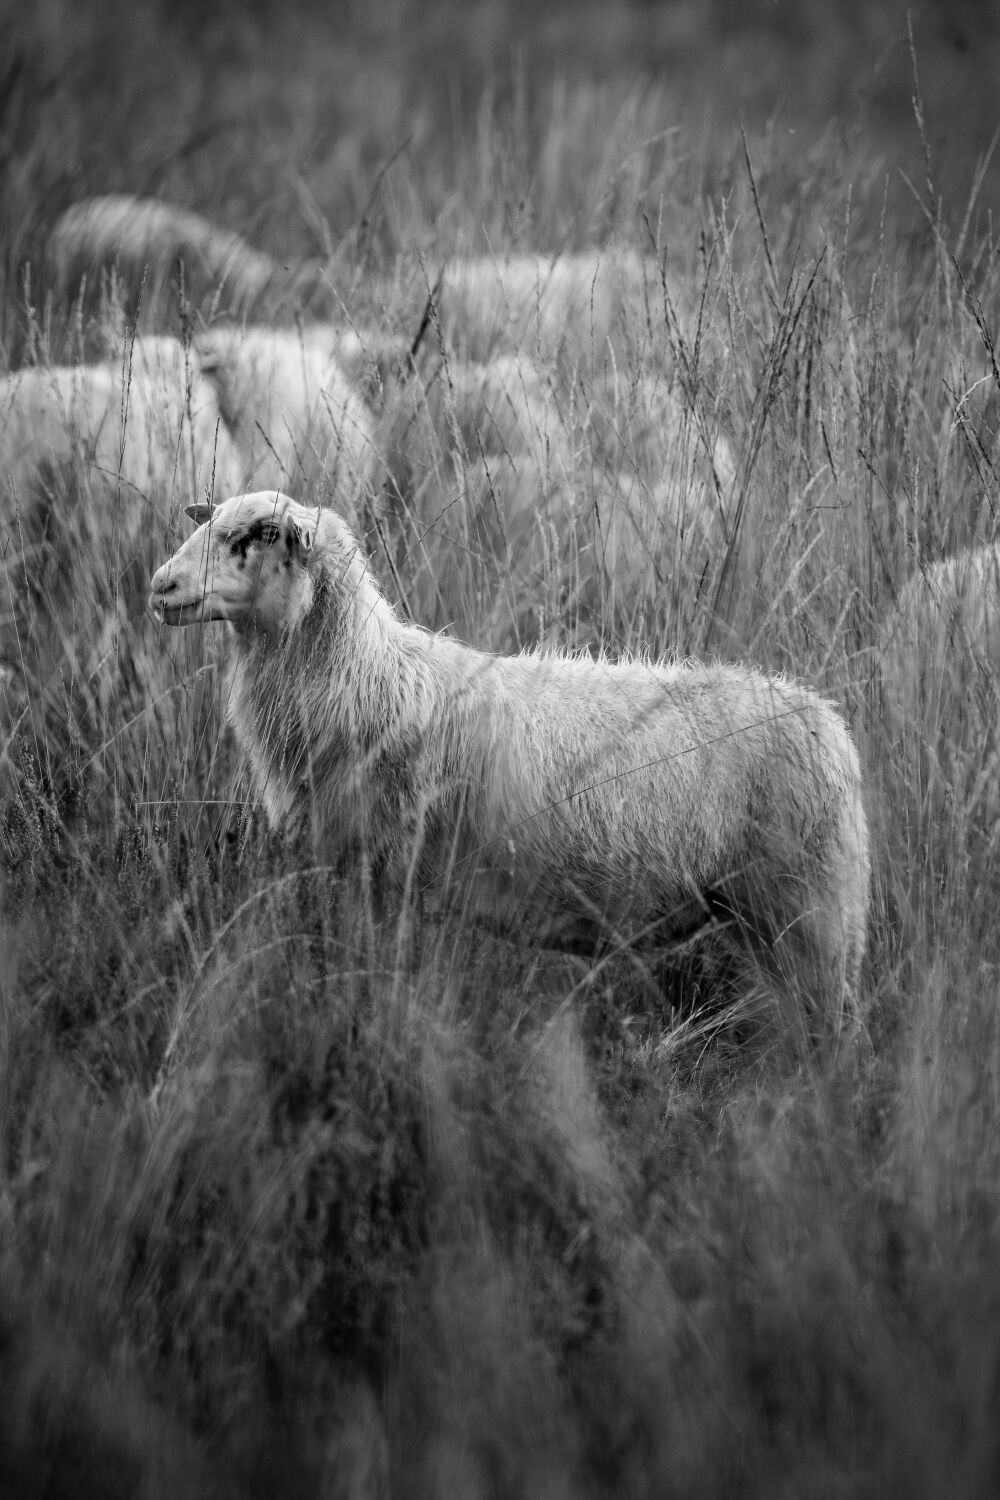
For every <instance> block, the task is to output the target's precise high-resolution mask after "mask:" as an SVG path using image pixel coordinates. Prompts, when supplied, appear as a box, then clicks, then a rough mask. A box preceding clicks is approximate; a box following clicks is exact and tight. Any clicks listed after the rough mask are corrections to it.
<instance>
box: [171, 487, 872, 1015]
mask: <svg viewBox="0 0 1000 1500" xmlns="http://www.w3.org/2000/svg"><path fill="white" fill-rule="evenodd" d="M189 513H190V514H191V515H192V516H193V518H194V519H195V520H196V521H198V522H200V523H201V524H200V525H199V527H198V529H197V530H196V531H195V533H194V534H193V535H192V536H191V537H189V538H188V540H187V541H186V542H185V543H184V544H183V545H182V546H181V547H180V548H179V550H178V551H177V552H176V553H175V554H174V556H173V557H172V558H171V559H170V560H169V561H168V562H167V563H165V564H164V565H163V566H162V567H161V568H159V569H158V571H157V572H156V573H155V575H154V577H153V579H152V581H151V585H150V587H151V595H150V604H151V607H152V609H153V610H154V612H155V613H156V615H157V616H158V618H159V619H160V620H162V621H163V622H164V623H165V624H169V625H186V624H190V623H193V622H195V621H206V620H226V621H228V622H229V623H230V624H231V625H232V627H233V641H234V646H235V650H234V653H233V673H232V680H231V683H230V688H229V693H228V700H227V701H228V706H229V716H230V719H231V722H232V724H233V727H234V730H235V732H236V736H237V739H238V741H239V743H240V744H241V746H242V748H243V751H244V752H245V755H246V758H247V761H248V764H249V769H250V774H251V778H252V781H253V784H254V786H255V787H256V789H257V792H258V794H259V796H260V798H261V800H262V801H263V804H264V807H265V809H266V811H267V815H268V818H269V820H270V821H271V823H272V824H273V825H275V826H281V825H283V824H285V823H287V822H289V821H295V820H299V819H302V820H304V821H305V823H306V824H307V826H308V825H309V821H310V819H311V826H312V828H313V831H314V833H315V834H316V836H321V837H322V838H323V839H324V840H326V841H328V842H329V844H330V845H331V846H332V848H333V851H334V852H335V853H336V854H338V855H341V856H343V855H349V854H350V853H351V852H352V851H360V852H361V853H363V854H364V855H365V856H366V857H367V859H368V860H369V861H370V864H371V868H372V869H373V870H375V871H377V872H379V873H380V874H381V875H382V876H383V877H384V878H385V879H387V880H388V881H389V882H390V883H391V884H393V885H395V886H397V887H402V888H406V887H408V886H409V887H411V888H412V887H416V888H418V889H420V890H424V889H426V890H428V891H430V890H436V891H438V892H439V893H441V894H442V896H443V898H444V900H445V901H446V902H454V901H456V900H461V901H464V902H466V903H467V905H468V907H469V908H470V909H471V911H472V912H473V913H474V914H475V915H477V916H479V917H481V918H483V919H484V920H486V921H489V922H490V923H492V924H493V925H496V926H499V927H501V928H503V929H506V930H510V931H532V930H533V935H534V936H536V937H537V938H539V939H540V940H541V941H543V942H546V943H550V944H554V945H557V946H565V947H571V948H578V949H588V948H589V949H593V947H594V946H595V944H597V943H601V942H605V943H609V942H613V941H616V940H619V939H620V940H626V941H633V940H634V941H639V940H642V939H643V938H648V937H649V936H650V935H651V934H656V935H657V936H658V937H660V938H665V939H668V940H673V939H678V938H681V937H684V936H686V935H688V934H689V933H690V932H691V931H692V930H693V929H697V928H699V927H700V926H702V925H703V924H704V923H705V922H706V921H707V920H708V919H709V918H710V917H715V916H719V915H720V914H723V915H728V916H729V917H730V918H732V920H733V921H734V922H736V923H738V924H739V925H740V926H741V927H742V928H743V929H744V930H745V932H746V933H747V934H748V935H750V936H751V937H752V938H754V939H759V940H761V941H762V942H763V943H764V945H765V946H766V948H767V950H768V951H769V952H771V953H772V954H774V953H777V954H779V955H780V954H782V953H784V954H785V955H786V956H787V957H789V958H791V959H793V961H795V962H797V963H799V964H801V963H802V962H803V961H805V962H806V964H807V965H808V967H807V969H806V970H803V969H801V968H799V970H798V972H799V974H800V977H801V976H802V975H803V974H808V982H809V984H810V985H811V986H812V985H814V986H815V987H816V988H815V990H814V991H813V998H814V999H815V998H816V997H817V996H820V995H821V996H823V997H824V999H825V1001H826V1002H827V1005H828V1008H829V1006H831V1005H832V1008H833V1010H834V1012H835V1014H836V1015H837V1017H838V1018H839V1016H840V1014H841V1007H842V1005H843V1003H844V1001H845V998H846V997H851V1000H850V1003H853V997H854V995H855V991H856V984H857V979H858V972H859V966H860V963H861V959H862V955H863V952H864V947H865V932H866V915H867V906H868V882H869V858H868V835H867V824H866V820H865V814H864V810H863V806H862V795H861V783H860V777H859V771H858V761H857V756H856V753H855V749H854V745H853V743H852V740H851V736H850V734H849V732H848V730H847V728H846V725H845V724H844V722H843V720H842V718H841V717H840V715H839V714H838V713H837V711H836V710H835V708H834V707H833V706H832V705H831V704H829V703H828V702H826V701H825V700H823V699H822V698H820V697H818V696H817V695H816V694H815V693H813V692H811V691H810V690H809V689H807V688H805V687H801V686H799V685H798V684H796V683H794V682H791V681H789V680H787V679H786V678H784V677H771V676H764V675H762V674H760V673H759V672H755V671H753V670H751V669H749V668H747V667H742V666H726V665H719V664H715V665H704V664H699V663H692V662H680V663H667V662H660V663H655V664H654V663H651V662H645V661H638V660H631V661H625V662H620V663H617V664H613V663H611V662H610V661H607V660H604V659H601V660H593V659H592V658H590V657H583V656H569V655H564V654H550V653H544V652H532V653H527V654H523V655H520V656H509V657H508V656H492V655H488V654H486V653H484V652H481V651H477V650H474V649H473V648H471V647H469V646H466V645H462V644H461V643H459V642H458V641H456V640H454V639H452V638H450V637H447V636H444V635H438V634H432V633H429V632H427V631H425V630H422V629H420V628H419V627H416V626H411V625H405V624H403V623H401V622H400V620H399V619H398V618H397V616H396V614H395V612H394V611H393V609H392V608H391V606H390V605H389V604H388V603H387V602H386V600H385V599H384V598H383V596H382V594H381V592H380V590H379V587H378V584H377V583H376V581H375V578H374V577H373V575H372V573H371V570H370V568H369V566H368V563H367V560H366V558H365V556H364V554H363V553H362V551H361V548H360V545H359V543H358V542H357V540H356V539H355V537H354V535H353V534H352V532H351V531H350V529H349V528H348V526H347V525H346V524H345V522H344V521H343V520H342V519H341V518H340V517H339V516H338V515H336V514H335V513H333V512H330V511H323V510H318V509H311V508H307V507H305V506H303V505H300V504H299V503H298V502H296V501H295V500H292V499H289V498H288V497H287V496H284V495H278V496H275V495H274V494H273V493H268V494H257V495H249V496H244V497H236V498H233V499H231V500H228V501H226V502H224V503H223V504H222V505H221V506H219V507H217V508H216V509H215V511H214V512H209V510H208V509H207V507H203V506H192V507H190V508H189ZM827 1013H828V1012H827Z"/></svg>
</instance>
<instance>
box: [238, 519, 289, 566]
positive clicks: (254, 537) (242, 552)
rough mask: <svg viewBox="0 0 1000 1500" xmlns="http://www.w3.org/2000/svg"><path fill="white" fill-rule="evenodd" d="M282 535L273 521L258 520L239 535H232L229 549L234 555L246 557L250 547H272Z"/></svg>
mask: <svg viewBox="0 0 1000 1500" xmlns="http://www.w3.org/2000/svg"><path fill="white" fill-rule="evenodd" d="M280 535H281V532H280V529H279V528H278V527H277V526H276V525H275V524H274V522H273V521H257V522H255V523H254V525H253V526H248V527H247V529H246V531H241V532H240V534H239V535H238V536H235V537H230V539H229V550H230V552H231V553H232V554H233V556H234V557H242V558H245V557H246V555H247V550H248V548H250V547H253V546H261V547H270V546H271V544H272V543H273V542H276V541H277V540H278V537H279V536H280Z"/></svg>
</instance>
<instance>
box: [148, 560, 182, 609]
mask: <svg viewBox="0 0 1000 1500" xmlns="http://www.w3.org/2000/svg"><path fill="white" fill-rule="evenodd" d="M176 587H177V580H176V578H171V576H170V564H169V563H164V564H163V567H162V568H157V570H156V572H155V573H154V574H153V576H152V578H151V579H150V580H149V603H150V606H152V604H153V603H154V601H155V600H157V599H162V598H163V596H164V594H172V593H173V591H174V589H175V588H176Z"/></svg>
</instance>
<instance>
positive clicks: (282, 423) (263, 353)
mask: <svg viewBox="0 0 1000 1500" xmlns="http://www.w3.org/2000/svg"><path fill="white" fill-rule="evenodd" d="M357 343H358V340H357V338H356V336H355V335H353V334H351V333H350V332H343V333H342V332H341V331H339V330H337V329H335V328H333V327H332V326H331V325H329V324H317V325H314V326H312V327H307V328H305V329H303V330H295V329H280V328H268V327H249V328H238V327H225V328H213V329H210V330H209V331H207V332H205V333H201V334H199V335H197V336H196V337H195V340H194V352H195V355H196V358H197V361H198V367H199V370H200V371H201V373H202V374H203V375H204V376H206V377H207V378H209V379H210V380H211V381H212V382H213V384H214V385H215V388H216V391H217V393H218V400H219V406H220V409H221V411H222V413H223V415H224V417H225V419H226V422H227V425H228V428H229V431H230V433H231V434H232V436H233V439H234V441H235V443H236V444H237V446H238V447H239V450H240V452H241V453H242V455H243V458H244V461H245V465H246V476H245V477H246V486H247V487H248V488H250V487H252V488H254V489H268V488H271V489H282V488H284V487H286V486H288V485H289V484H293V483H294V484H297V485H305V486H306V487H308V488H312V487H315V486H317V485H318V486H320V488H321V493H322V496H323V499H324V501H325V502H327V503H337V504H339V505H340V506H341V507H342V508H353V506H354V504H355V499H356V495H357V493H358V490H359V488H360V486H361V483H362V481H363V479H364V477H365V476H366V475H367V474H368V473H369V471H370V470H371V467H372V464H373V460H374V454H375V448H374V441H375V431H374V418H373V415H372V412H371V409H370V407H369V405H368V403H367V402H366V400H365V399H364V396H363V395H362V394H361V391H360V389H359V385H358V381H357V378H356V369H357V363H358V350H357ZM341 346H343V347H344V349H345V357H344V360H343V361H341V358H340V357H339V351H340V348H341Z"/></svg>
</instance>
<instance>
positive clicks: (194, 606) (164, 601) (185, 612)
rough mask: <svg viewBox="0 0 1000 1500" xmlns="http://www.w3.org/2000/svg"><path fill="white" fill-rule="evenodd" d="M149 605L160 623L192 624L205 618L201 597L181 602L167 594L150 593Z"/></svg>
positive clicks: (203, 602)
mask: <svg viewBox="0 0 1000 1500" xmlns="http://www.w3.org/2000/svg"><path fill="white" fill-rule="evenodd" d="M149 607H150V609H151V611H152V612H153V614H154V615H155V616H156V618H157V619H158V620H159V622H160V624H161V625H193V624H195V623H196V622H197V621H201V620H204V618H205V614H204V608H205V601H204V600H203V599H194V600H189V601H188V602H187V603H183V602H182V601H180V600H178V599H172V598H170V596H169V595H165V594H150V596H149Z"/></svg>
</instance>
